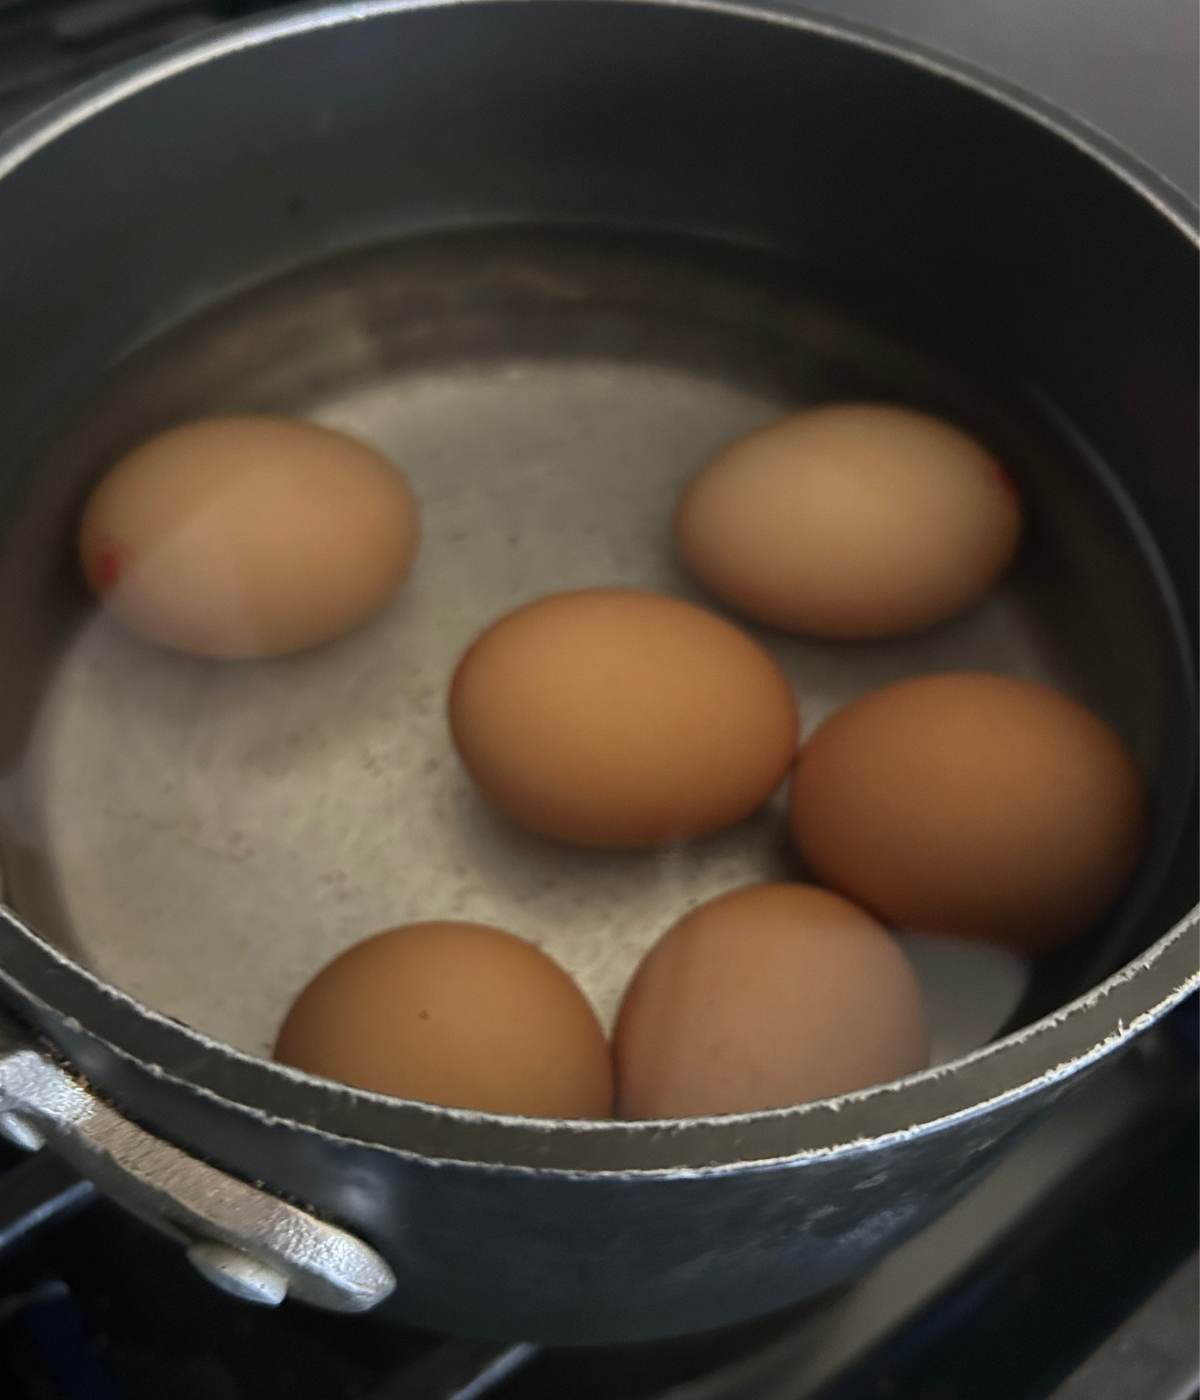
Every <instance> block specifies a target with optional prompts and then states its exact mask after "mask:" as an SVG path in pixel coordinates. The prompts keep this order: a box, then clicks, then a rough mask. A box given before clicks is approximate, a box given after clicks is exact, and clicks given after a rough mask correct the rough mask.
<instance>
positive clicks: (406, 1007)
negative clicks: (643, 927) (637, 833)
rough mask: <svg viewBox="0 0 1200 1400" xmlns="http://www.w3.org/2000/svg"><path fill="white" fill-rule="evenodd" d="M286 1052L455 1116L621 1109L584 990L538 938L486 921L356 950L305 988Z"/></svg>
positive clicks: (421, 928) (417, 932) (312, 1069)
mask: <svg viewBox="0 0 1200 1400" xmlns="http://www.w3.org/2000/svg"><path fill="white" fill-rule="evenodd" d="M275 1058H276V1059H277V1060H280V1061H282V1062H283V1063H285V1064H289V1065H293V1066H294V1067H296V1068H297V1069H302V1070H306V1071H307V1072H308V1073H310V1074H319V1075H323V1076H324V1077H325V1078H327V1079H338V1080H341V1081H342V1082H343V1083H345V1084H351V1085H354V1086H356V1087H358V1088H360V1089H372V1090H374V1091H375V1092H376V1093H380V1094H391V1095H394V1096H395V1097H396V1098H403V1099H422V1100H425V1101H426V1102H428V1103H437V1104H444V1105H447V1106H450V1107H454V1108H468V1109H477V1110H481V1111H484V1112H488V1113H506V1114H519V1115H524V1116H526V1117H545V1118H606V1117H608V1116H610V1114H611V1112H612V1097H613V1089H612V1064H611V1058H610V1055H609V1048H608V1043H607V1041H606V1040H605V1037H604V1032H603V1031H602V1030H601V1028H600V1023H599V1021H598V1020H597V1019H596V1015H595V1012H594V1011H593V1010H592V1008H591V1006H590V1005H589V1003H588V1002H587V1000H586V999H585V997H584V995H583V993H582V992H581V991H580V990H579V988H578V987H577V986H576V985H575V983H574V982H573V981H572V980H571V979H570V977H569V976H568V975H567V974H566V973H565V972H564V971H563V970H562V968H560V967H559V966H558V964H557V963H555V962H553V961H552V960H551V959H550V958H548V957H547V956H546V955H545V953H543V952H541V951H540V950H539V949H537V948H535V947H534V946H533V945H532V944H531V943H526V942H525V941H524V940H523V939H520V938H517V937H516V936H515V935H513V934H511V933H506V932H504V931H503V930H502V929H497V928H491V927H489V926H488V925H485V924H471V923H458V922H432V923H420V924H407V925H404V926H403V927H400V928H394V929H389V930H387V931H386V932H384V933H379V934H376V935H375V936H374V937H372V938H368V939H365V940H364V941H363V942H361V943H358V944H356V945H355V946H354V947H352V948H350V949H348V950H347V951H346V952H345V953H342V954H341V956H340V957H337V958H335V959H334V960H333V962H331V963H329V964H328V966H326V967H325V968H324V969H323V970H322V971H321V972H319V973H318V974H317V976H316V977H314V978H313V980H312V981H311V982H310V983H309V984H308V986H307V987H305V988H304V990H303V991H302V992H301V993H300V995H299V997H298V998H297V999H296V1001H295V1003H294V1005H293V1006H292V1008H291V1010H290V1011H289V1012H288V1015H287V1018H286V1020H285V1021H284V1023H283V1027H282V1029H281V1030H280V1032H279V1037H278V1040H277V1042H276V1045H275Z"/></svg>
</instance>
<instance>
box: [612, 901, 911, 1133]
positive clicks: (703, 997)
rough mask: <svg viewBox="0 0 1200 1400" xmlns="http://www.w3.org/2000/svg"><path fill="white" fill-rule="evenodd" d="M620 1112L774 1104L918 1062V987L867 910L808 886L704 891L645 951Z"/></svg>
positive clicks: (620, 1068)
mask: <svg viewBox="0 0 1200 1400" xmlns="http://www.w3.org/2000/svg"><path fill="white" fill-rule="evenodd" d="M613 1051H614V1056H615V1060H616V1065H617V1111H618V1114H619V1116H621V1117H624V1118H684V1117H698V1116H707V1115H712V1114H722V1113H743V1112H750V1111H752V1110H755V1109H764V1108H782V1107H786V1106H788V1105H790V1104H795V1103H802V1102H805V1101H807V1100H810V1099H817V1098H825V1097H828V1096H831V1095H835V1094H842V1093H847V1092H849V1091H851V1090H854V1089H863V1088H866V1087H868V1086H869V1085H872V1084H878V1083H881V1082H884V1081H887V1080H891V1079H894V1078H897V1077H899V1076H901V1075H905V1074H910V1073H913V1072H914V1071H916V1070H919V1069H922V1068H924V1067H925V1065H926V1064H927V1063H928V1059H929V1040H928V1034H927V1032H926V1028H925V1015H924V1007H923V1002H922V995H921V989H920V986H919V985H918V982H917V979H916V976H915V974H914V973H913V970H912V968H911V967H910V966H909V963H908V960H907V959H906V958H905V956H904V953H903V951H902V949H901V948H900V946H899V944H898V943H897V942H896V940H895V939H893V938H892V937H891V936H890V935H889V934H888V932H887V930H886V929H884V928H883V927H882V926H881V925H880V924H879V923H877V922H876V920H875V919H873V918H871V916H870V915H869V914H866V913H864V912H863V911H862V910H861V909H858V908H856V907H855V906H854V905H853V904H851V903H849V902H848V901H847V900H845V899H842V898H841V897H840V896H839V895H836V894H832V893H830V892H829V891H828V890H822V889H818V888H817V887H816V886H813V885H787V884H776V885H751V886H749V887H747V888H745V889H739V890H734V891H732V892H730V893H728V894H724V895H721V896H719V897H718V898H717V899H713V900H710V901H709V902H708V903H706V904H703V905H701V906H700V907H699V908H697V909H694V910H693V911H692V912H691V913H690V914H687V915H686V916H685V917H684V918H683V919H681V920H680V921H679V923H677V924H676V925H675V926H674V928H672V929H671V930H670V931H669V932H668V933H667V934H665V935H664V937H663V938H662V939H661V940H660V941H659V942H658V943H657V944H656V945H655V946H654V948H652V949H651V951H650V953H649V954H648V955H647V957H646V958H645V960H644V961H643V963H642V965H641V967H640V968H639V969H638V971H637V973H636V975H635V976H634V978H633V981H632V982H631V983H630V985H629V988H628V989H627V991H626V994H625V999H624V1001H623V1003H622V1005H621V1010H620V1014H619V1016H618V1019H617V1026H616V1030H615V1032H614V1035H613Z"/></svg>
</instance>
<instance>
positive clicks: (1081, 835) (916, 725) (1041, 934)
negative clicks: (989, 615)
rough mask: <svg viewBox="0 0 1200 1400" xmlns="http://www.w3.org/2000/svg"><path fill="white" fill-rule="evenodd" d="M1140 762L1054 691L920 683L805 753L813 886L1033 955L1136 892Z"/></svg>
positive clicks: (802, 820)
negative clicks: (1127, 891)
mask: <svg viewBox="0 0 1200 1400" xmlns="http://www.w3.org/2000/svg"><path fill="white" fill-rule="evenodd" d="M1144 824H1145V797H1144V793H1143V787H1142V781H1141V778H1140V777H1139V775H1138V771H1137V769H1136V767H1135V766H1134V762H1133V759H1132V758H1131V756H1130V755H1129V753H1128V751H1127V750H1126V748H1125V746H1124V744H1122V742H1121V740H1120V739H1118V738H1117V736H1116V735H1115V734H1114V733H1113V731H1112V730H1111V729H1110V728H1109V727H1108V726H1107V725H1106V724H1104V723H1103V722H1102V721H1101V720H1099V719H1097V718H1096V716H1095V715H1093V714H1092V713H1091V712H1090V711H1088V710H1086V709H1084V707H1083V706H1082V705H1080V704H1078V703H1077V702H1076V701H1074V700H1071V699H1068V698H1067V697H1066V696H1065V695H1061V694H1060V693H1059V692H1058V691H1056V690H1052V689H1051V688H1050V687H1049V686H1045V685H1039V684H1035V683H1033V682H1031V681H1021V680H1011V679H1009V678H1007V677H1004V676H993V675H983V674H976V673H964V674H950V675H936V676H924V677H921V678H919V679H917V680H908V681H900V682H899V683H897V684H895V685H890V686H886V687H885V688H884V689H882V690H878V691H876V692H875V693H874V694H871V695H868V696H866V697H865V698H864V699H862V700H858V701H856V702H855V703H854V704H852V705H848V706H847V707H846V708H845V709H843V710H840V711H838V712H837V713H836V714H835V715H833V717H832V718H831V719H829V720H827V721H826V722H825V724H823V725H822V726H821V727H820V728H819V729H818V730H817V732H816V733H815V734H814V735H813V737H812V738H811V739H810V740H809V742H808V743H807V744H806V745H805V746H804V748H803V749H802V750H801V752H800V759H799V762H798V763H797V766H796V778H795V783H794V786H793V790H792V831H793V834H794V836H795V839H796V845H797V847H798V848H799V850H800V853H801V855H802V856H803V857H804V859H805V860H806V861H807V863H808V865H809V867H810V869H811V870H812V871H813V873H814V874H815V875H816V877H817V878H818V879H820V880H822V881H823V882H825V883H827V884H829V885H832V886H833V887H834V888H835V889H839V890H841V891H842V892H843V893H844V894H846V895H848V896H849V897H850V898H851V899H854V900H856V901H857V902H858V903H860V904H862V905H864V906H865V907H866V908H868V909H871V910H873V911H874V912H875V913H876V914H878V915H879V917H880V918H882V919H885V920H887V922H888V923H890V924H892V925H894V926H898V927H905V928H912V929H917V930H923V931H926V932H930V933H939V932H940V933H953V934H961V935H976V936H979V937H983V938H991V939H995V940H996V941H998V942H1001V943H1006V944H1008V945H1010V946H1011V947H1014V948H1018V949H1021V950H1024V951H1027V952H1032V951H1037V950H1040V949H1043V948H1048V947H1051V946H1053V945H1054V944H1056V943H1059V942H1061V941H1062V940H1064V939H1067V938H1070V937H1071V936H1072V935H1073V934H1077V933H1079V932H1081V931H1082V930H1083V929H1085V928H1087V926H1088V925H1089V924H1091V923H1092V922H1093V921H1094V920H1096V919H1097V918H1099V916H1100V915H1101V914H1102V913H1103V912H1104V911H1105V909H1106V908H1107V907H1108V906H1109V904H1111V903H1112V901H1113V899H1114V898H1115V897H1116V896H1117V895H1118V894H1119V893H1120V891H1121V888H1122V886H1123V885H1124V884H1125V882H1126V881H1127V879H1128V878H1129V874H1130V872H1131V870H1132V869H1133V866H1134V863H1135V861H1136V859H1137V856H1138V851H1139V848H1140V846H1141V840H1142V832H1143V827H1144Z"/></svg>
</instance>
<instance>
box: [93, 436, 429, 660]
mask: <svg viewBox="0 0 1200 1400" xmlns="http://www.w3.org/2000/svg"><path fill="white" fill-rule="evenodd" d="M416 549H417V507H416V503H415V501H414V499H413V496H412V492H411V491H410V490H409V488H408V484H407V482H406V481H405V479H404V477H403V476H402V475H401V474H400V473H399V472H398V471H397V470H396V469H395V468H394V467H393V466H392V465H391V464H390V463H389V462H388V461H387V460H386V459H385V458H383V457H381V456H380V455H379V454H378V453H377V452H375V451H374V450H373V449H372V448H370V447H367V446H366V445H365V444H363V443H361V442H356V441H354V439H353V438H348V437H346V436H345V435H344V434H342V433H337V432H333V431H331V430H330V429H328V428H321V427H318V426H317V425H316V424H313V423H300V422H294V421H291V420H289V419H286V418H209V419H204V420H201V421H199V422H195V423H188V424H186V425H184V426H183V427H179V428H172V429H170V430H169V431H168V432H165V433H160V434H159V435H158V436H157V437H153V438H151V439H150V440H149V441H148V442H145V443H143V444H142V445H141V446H140V447H137V448H135V449H134V450H133V451H132V452H130V453H129V454H128V455H127V456H125V457H123V458H122V459H121V460H120V461H119V462H118V463H117V464H116V466H114V467H113V468H112V470H111V471H110V472H109V473H108V474H107V476H105V477H103V478H102V479H101V480H100V482H99V483H98V485H97V486H96V487H95V489H94V490H93V491H92V494H91V496H90V497H89V499H88V502H87V505H86V507H85V509H84V513H83V521H82V524H81V527H80V532H79V553H80V559H81V562H82V565H83V573H84V577H85V578H86V579H87V581H88V583H89V584H90V585H91V587H92V589H93V590H94V591H95V592H96V593H97V594H98V595H99V597H100V598H101V599H102V600H103V602H104V605H105V607H106V608H108V609H109V611H111V612H112V613H114V614H115V615H116V616H117V617H118V618H120V620H121V621H122V622H123V623H125V625H126V626H127V627H129V628H131V629H132V630H133V631H134V632H137V633H139V634H140V635H141V636H143V637H146V638H148V639H149V640H150V641H153V642H159V643H161V644H162V645H163V646H168V647H173V648H175V649H176V650H178V651H184V652H190V653H192V654H193V655H196V656H209V657H222V658H227V659H233V658H245V657H257V656H280V655H283V654H284V653H286V652H291V651H298V650H300V649H302V648H304V647H310V646H313V645H315V644H316V643H317V642H323V641H327V640H328V639H330V638H332V637H336V636H339V635H340V634H341V633H343V632H346V631H348V630H349V629H350V628H352V627H355V626H357V624H358V623H360V622H362V621H364V620H365V619H366V618H367V617H369V616H370V615H371V614H372V613H374V612H375V611H376V610H377V609H378V608H380V607H381V606H382V605H383V603H384V602H386V600H387V599H388V597H389V596H390V595H391V593H392V591H393V590H394V589H395V588H396V586H397V585H398V584H399V582H400V581H401V579H402V578H403V577H404V576H405V574H406V573H407V572H408V569H409V566H410V565H411V563H412V561H413V556H414V555H415V554H416Z"/></svg>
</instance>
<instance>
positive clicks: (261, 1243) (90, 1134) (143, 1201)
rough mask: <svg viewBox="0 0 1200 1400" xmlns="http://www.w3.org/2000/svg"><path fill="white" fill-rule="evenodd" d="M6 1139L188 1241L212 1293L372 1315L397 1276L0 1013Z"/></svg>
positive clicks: (0, 1123) (349, 1239) (0, 1120)
mask: <svg viewBox="0 0 1200 1400" xmlns="http://www.w3.org/2000/svg"><path fill="white" fill-rule="evenodd" d="M0 1131H3V1132H4V1135H5V1136H6V1137H8V1138H9V1139H10V1140H11V1141H14V1142H16V1143H17V1145H18V1146H20V1147H24V1148H26V1149H29V1150H36V1149H37V1148H38V1147H40V1146H42V1145H43V1144H44V1145H46V1146H48V1147H49V1148H51V1150H53V1151H54V1152H55V1153H57V1154H58V1155H60V1156H61V1157H63V1158H65V1159H66V1160H67V1161H68V1162H70V1164H71V1165H72V1166H73V1167H75V1168H76V1169H77V1170H78V1171H80V1172H82V1173H83V1174H84V1175H85V1176H88V1177H90V1178H91V1179H92V1180H93V1181H95V1183H96V1184H97V1186H99V1187H100V1189H101V1190H102V1191H104V1192H105V1194H107V1195H108V1196H111V1197H112V1198H113V1199H114V1200H115V1201H117V1202H118V1203H119V1204H121V1205H122V1206H124V1207H125V1208H126V1209H128V1210H130V1211H132V1212H133V1213H134V1214H135V1215H138V1216H140V1217H141V1218H142V1219H144V1220H147V1221H149V1222H150V1223H151V1224H152V1225H155V1226H157V1227H158V1228H159V1229H162V1230H165V1231H166V1232H167V1233H169V1234H172V1235H174V1236H175V1237H176V1238H178V1239H181V1240H182V1241H183V1242H184V1243H185V1244H186V1245H187V1246H188V1247H189V1249H188V1252H189V1257H190V1258H191V1259H192V1262H193V1263H194V1264H195V1266H196V1267H197V1268H198V1269H199V1270H200V1271H201V1272H202V1273H203V1274H204V1275H205V1277H206V1278H208V1279H209V1280H210V1281H211V1282H213V1283H215V1284H217V1286H218V1287H221V1288H224V1289H225V1290H226V1291H227V1292H230V1293H233V1294H234V1295H235V1296H237V1297H241V1298H245V1299H247V1300H248V1301H253V1302H259V1303H266V1304H275V1303H278V1302H280V1301H281V1300H282V1298H283V1296H284V1294H285V1293H286V1294H290V1295H291V1296H292V1297H294V1298H299V1299H301V1300H302V1301H303V1302H306V1303H310V1304H312V1305H313V1306H315V1307H318V1308H324V1309H326V1310H328V1311H331V1312H349V1313H354V1312H366V1311H367V1310H368V1309H369V1308H373V1307H374V1306H375V1305H376V1304H377V1303H379V1302H382V1300H383V1299H384V1298H386V1297H387V1296H388V1294H390V1293H391V1292H392V1290H393V1289H394V1288H395V1286H396V1280H395V1276H394V1275H393V1274H392V1271H391V1269H390V1268H389V1267H388V1265H387V1263H386V1262H385V1261H384V1260H383V1259H382V1258H381V1257H380V1256H379V1255H378V1254H377V1253H376V1252H375V1250H373V1249H372V1248H371V1247H370V1246H369V1245H366V1244H364V1243H363V1242H362V1241H361V1240H359V1239H357V1238H355V1236H353V1235H351V1234H348V1233H347V1232H346V1231H345V1230H341V1229H339V1228H338V1227H337V1226H335V1225H329V1224H327V1223H326V1222H325V1221H323V1220H319V1219H318V1218H317V1217H316V1216H315V1215H311V1214H309V1213H308V1212H307V1211H305V1210H301V1209H300V1207H299V1206H294V1205H292V1204H291V1203H290V1202H288V1201H284V1200H280V1199H279V1198H278V1197H276V1196H272V1195H271V1194H270V1193H269V1192H267V1191H263V1190H261V1189H260V1188H258V1187H256V1186H251V1185H250V1184H249V1182H245V1181H241V1180H240V1179H238V1178H237V1177H233V1176H230V1175H228V1174H227V1173H226V1172H223V1171H221V1170H219V1169H218V1168H217V1167H213V1166H209V1164H208V1163H206V1162H202V1161H200V1160H199V1158H196V1157H192V1156H191V1155H189V1154H188V1153H187V1152H184V1151H183V1150H182V1149H180V1148H178V1147H174V1146H172V1145H171V1144H170V1143H168V1142H164V1141H163V1140H162V1139H161V1138H157V1137H155V1136H154V1134H153V1133H149V1132H147V1131H146V1130H145V1129H144V1128H140V1127H138V1126H137V1124H135V1123H132V1122H130V1121H129V1119H128V1118H126V1117H124V1116H123V1115H122V1114H121V1113H119V1112H118V1111H117V1110H116V1109H115V1108H113V1107H112V1105H111V1104H108V1103H105V1102H104V1101H103V1100H102V1099H100V1098H98V1097H97V1096H96V1095H95V1094H94V1093H93V1092H92V1091H91V1089H89V1088H88V1087H87V1086H86V1085H85V1084H83V1083H82V1082H81V1081H80V1080H79V1079H77V1078H76V1077H75V1076H74V1075H72V1074H71V1073H70V1072H69V1071H68V1070H66V1069H64V1068H63V1066H61V1065H60V1064H58V1062H57V1061H56V1060H54V1059H53V1058H52V1057H51V1056H50V1055H49V1054H47V1053H46V1052H45V1051H43V1050H41V1049H39V1048H38V1047H37V1046H36V1045H35V1044H34V1043H33V1042H32V1041H31V1040H30V1039H29V1038H28V1037H27V1036H25V1035H23V1034H22V1033H21V1031H20V1030H19V1028H18V1027H17V1026H16V1025H15V1024H14V1023H13V1022H12V1021H10V1020H9V1019H8V1018H7V1017H6V1016H4V1015H3V1014H2V1013H0Z"/></svg>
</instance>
